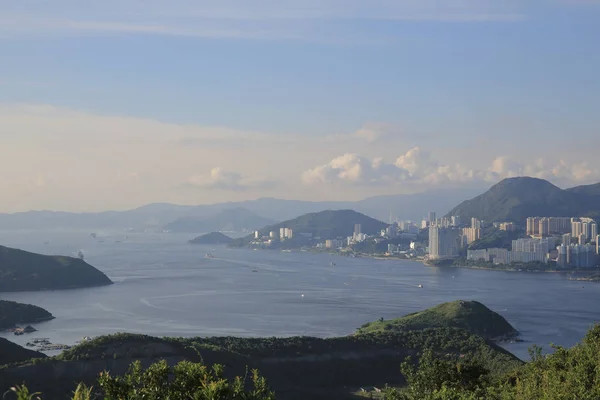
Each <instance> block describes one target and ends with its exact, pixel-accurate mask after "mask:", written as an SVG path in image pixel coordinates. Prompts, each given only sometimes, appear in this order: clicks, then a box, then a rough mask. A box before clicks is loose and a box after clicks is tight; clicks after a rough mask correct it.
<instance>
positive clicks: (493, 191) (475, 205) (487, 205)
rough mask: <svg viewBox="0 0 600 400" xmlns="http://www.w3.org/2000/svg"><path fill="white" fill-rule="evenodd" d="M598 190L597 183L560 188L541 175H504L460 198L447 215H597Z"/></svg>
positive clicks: (497, 218)
mask: <svg viewBox="0 0 600 400" xmlns="http://www.w3.org/2000/svg"><path fill="white" fill-rule="evenodd" d="M599 190H600V189H599V187H598V185H589V186H580V187H577V188H572V189H567V190H563V189H560V188H558V187H556V186H554V185H553V184H551V183H550V182H548V181H545V180H543V179H537V178H529V177H519V178H508V179H504V180H502V181H501V182H499V183H497V184H496V185H494V186H492V187H491V188H490V189H489V190H488V191H487V192H485V193H483V194H481V195H479V196H477V197H475V198H473V199H471V200H466V201H464V202H462V203H461V204H459V205H458V206H457V207H455V208H454V209H452V210H451V211H450V212H449V213H448V216H452V215H458V216H460V217H461V218H462V219H463V220H468V219H470V218H478V219H481V220H485V221H490V222H492V221H514V222H523V221H525V219H526V218H527V217H532V216H545V217H571V216H573V217H578V216H591V217H594V216H600V196H598V195H597V192H598V191H599Z"/></svg>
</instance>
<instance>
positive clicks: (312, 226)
mask: <svg viewBox="0 0 600 400" xmlns="http://www.w3.org/2000/svg"><path fill="white" fill-rule="evenodd" d="M355 224H360V225H361V230H362V233H366V234H371V235H373V234H376V233H378V232H379V231H380V230H381V229H384V228H386V227H387V226H388V225H387V224H385V223H383V222H381V221H378V220H376V219H374V218H371V217H368V216H366V215H364V214H361V213H359V212H356V211H354V210H337V211H334V210H326V211H321V212H317V213H310V214H304V215H301V216H299V217H297V218H294V219H290V220H288V221H284V222H281V223H279V224H275V225H270V226H266V227H264V228H262V229H259V230H258V232H259V235H260V236H269V232H275V233H276V235H279V230H280V229H281V228H290V229H292V231H293V236H294V238H293V239H292V240H286V241H285V242H287V245H288V247H300V246H301V245H303V244H306V243H308V242H310V239H307V238H320V239H335V238H345V237H347V236H352V234H353V232H354V225H355ZM253 239H254V235H249V236H247V237H245V238H242V239H237V240H235V241H234V242H233V243H232V246H236V247H240V246H245V245H248V244H249V243H250V242H251V241H252V240H253Z"/></svg>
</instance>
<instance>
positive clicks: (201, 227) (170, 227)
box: [163, 207, 276, 233]
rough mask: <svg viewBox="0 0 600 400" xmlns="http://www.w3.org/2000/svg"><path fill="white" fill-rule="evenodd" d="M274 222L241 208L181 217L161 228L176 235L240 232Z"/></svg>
mask: <svg viewBox="0 0 600 400" xmlns="http://www.w3.org/2000/svg"><path fill="white" fill-rule="evenodd" d="M275 222H276V221H274V220H272V219H269V218H264V217H261V216H259V215H257V214H256V213H253V212H252V211H249V210H247V209H245V208H243V207H234V208H228V209H226V210H223V211H220V212H218V213H217V214H216V215H213V216H210V217H206V218H200V217H182V218H179V219H177V220H175V221H173V222H170V223H168V224H166V225H165V226H164V227H163V228H164V229H165V230H167V231H170V232H176V233H203V232H213V231H242V230H250V229H257V228H259V227H261V226H265V225H270V224H274V223H275Z"/></svg>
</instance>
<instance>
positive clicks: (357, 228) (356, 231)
mask: <svg viewBox="0 0 600 400" xmlns="http://www.w3.org/2000/svg"><path fill="white" fill-rule="evenodd" d="M361 233H362V231H361V226H360V224H354V235H355V236H356V235H360V234H361Z"/></svg>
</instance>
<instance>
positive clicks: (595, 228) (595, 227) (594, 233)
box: [589, 222, 598, 241]
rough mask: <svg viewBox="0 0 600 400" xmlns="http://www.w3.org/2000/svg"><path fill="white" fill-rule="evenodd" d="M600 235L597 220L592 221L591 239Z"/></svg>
mask: <svg viewBox="0 0 600 400" xmlns="http://www.w3.org/2000/svg"><path fill="white" fill-rule="evenodd" d="M596 236H598V225H596V223H595V222H590V236H589V238H590V241H593V240H595V239H596Z"/></svg>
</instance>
